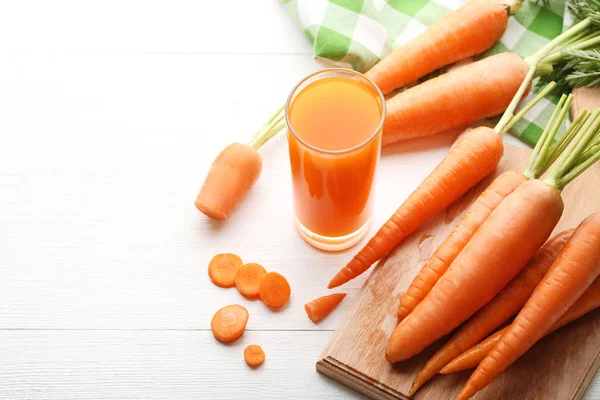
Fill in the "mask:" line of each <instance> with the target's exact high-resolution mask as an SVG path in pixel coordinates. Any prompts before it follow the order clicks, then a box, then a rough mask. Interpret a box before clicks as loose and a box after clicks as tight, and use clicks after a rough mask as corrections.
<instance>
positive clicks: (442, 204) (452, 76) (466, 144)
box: [329, 0, 600, 288]
mask: <svg viewBox="0 0 600 400" xmlns="http://www.w3.org/2000/svg"><path fill="white" fill-rule="evenodd" d="M485 3H486V2H485V1H474V2H469V3H467V5H465V6H463V8H462V9H459V10H464V9H468V10H470V11H469V12H470V13H477V12H483V10H484V6H483V4H485ZM570 6H571V7H572V8H575V9H577V7H581V5H579V2H577V1H575V0H570ZM598 7H600V6H598ZM459 10H457V11H455V13H453V14H452V15H455V14H456V13H458V12H459ZM487 12H489V11H487ZM590 13H592V11H590ZM597 15H600V10H594V11H593V15H591V16H590V17H587V18H583V19H582V20H581V21H580V22H578V23H577V24H575V25H574V26H573V27H571V28H570V29H568V30H567V31H565V32H564V33H562V34H561V35H559V36H558V37H556V38H555V39H554V40H552V41H551V42H550V43H548V44H547V45H545V46H543V47H542V48H541V49H540V50H539V51H538V52H536V53H535V54H533V55H531V56H530V57H528V58H526V59H524V60H523V59H521V58H520V57H519V56H517V55H516V54H514V53H510V52H507V53H502V54H497V55H494V56H491V57H487V58H485V59H482V60H480V61H477V62H474V63H472V64H470V65H467V66H464V67H461V68H458V69H455V70H453V71H450V72H448V73H446V74H443V75H441V76H439V77H437V78H434V79H430V80H428V81H426V82H424V83H422V84H420V85H417V86H414V87H412V88H410V89H408V90H405V91H403V92H401V93H399V94H397V95H396V96H394V97H393V98H391V99H389V100H388V101H387V102H386V107H387V114H386V115H387V118H386V122H385V126H384V137H383V142H384V144H386V143H391V142H394V141H397V140H403V139H408V138H411V137H414V136H423V135H429V134H433V133H437V132H440V131H443V130H446V129H452V128H457V127H460V126H464V125H465V124H467V123H469V122H472V121H475V120H478V119H481V118H486V117H490V116H493V115H496V114H499V113H500V112H502V111H503V110H505V109H506V111H505V112H504V114H503V116H502V118H501V119H500V121H499V122H498V124H497V125H496V127H495V128H494V130H492V129H490V128H487V127H480V128H477V129H474V130H472V131H470V132H467V133H466V134H465V135H464V136H463V137H462V138H461V139H460V140H459V141H458V142H457V143H456V144H455V145H454V146H453V147H452V148H451V149H450V151H449V152H448V154H447V155H446V157H445V158H444V159H443V160H442V161H441V162H440V164H439V165H438V166H437V167H436V168H435V169H434V171H433V172H432V173H431V174H430V175H429V176H427V178H425V180H424V181H423V182H422V183H421V185H419V186H418V187H417V189H416V190H415V191H414V192H413V193H411V195H410V196H409V197H408V199H407V200H406V201H405V202H404V203H403V204H402V205H401V206H400V207H399V208H398V209H397V210H396V212H395V213H394V214H393V215H392V216H391V217H390V219H389V220H388V221H387V222H386V223H385V224H384V225H383V226H382V227H381V228H380V229H379V231H378V232H377V233H376V234H375V235H374V236H373V238H372V239H371V240H370V241H369V242H368V243H367V245H366V246H364V247H363V248H362V249H361V250H360V251H359V252H358V253H357V254H356V255H355V256H354V257H353V259H352V260H350V262H349V263H348V264H347V265H346V266H345V267H344V268H342V269H341V270H340V271H339V272H338V273H337V274H336V275H335V276H334V277H333V279H332V280H331V282H330V283H329V287H330V288H334V287H337V286H340V285H342V284H344V283H346V282H348V281H349V280H351V279H353V278H355V277H357V276H358V275H360V274H362V273H363V272H365V271H366V270H368V269H369V268H370V266H371V265H372V264H373V263H375V262H376V261H378V260H380V259H381V258H383V257H384V256H385V255H387V254H388V253H389V252H390V251H391V250H393V249H394V248H395V247H396V246H397V245H398V244H399V243H400V242H401V241H402V240H403V239H405V238H406V237H407V236H408V235H410V234H411V233H412V232H414V231H415V230H416V229H417V228H418V227H419V226H421V225H422V224H423V222H425V221H426V220H427V219H429V218H431V217H432V216H433V215H434V214H436V213H438V212H439V211H441V210H443V209H444V208H446V207H447V206H448V205H450V204H451V203H452V202H454V201H455V200H456V199H457V198H458V197H460V196H461V195H462V194H464V193H465V192H466V191H467V190H468V189H470V188H471V187H473V186H474V185H475V184H476V183H477V182H479V181H480V180H481V179H483V177H484V176H486V175H488V174H489V173H490V172H491V171H493V170H494V169H495V167H496V165H497V164H498V162H499V160H500V158H501V157H502V154H503V151H504V148H503V145H502V140H501V138H500V136H501V135H502V134H504V133H506V132H507V131H508V130H509V129H510V128H511V127H512V126H513V125H514V124H515V123H516V122H517V121H518V120H519V118H517V117H519V116H521V117H522V116H523V114H524V113H522V112H519V113H517V114H516V115H515V110H516V108H517V106H518V104H519V102H520V101H521V99H522V98H523V96H524V95H525V94H526V92H527V91H528V90H529V87H530V85H531V81H532V79H533V78H534V77H535V76H536V74H540V73H545V71H546V70H548V69H552V65H554V64H555V63H557V62H558V61H559V60H560V59H561V57H562V54H563V53H564V52H565V51H568V50H572V49H589V48H593V47H594V46H597V45H598V44H599V43H600V32H598V28H597V25H596V22H595V21H597V20H598V18H596V16H597ZM450 17H451V14H449V15H448V16H446V18H450ZM465 19H466V18H465ZM447 21H449V19H440V20H439V21H438V22H437V23H436V25H437V24H442V25H444V24H446V23H449V22H447ZM455 23H457V24H458V22H455ZM436 25H434V26H432V28H430V29H429V30H427V31H426V32H425V33H424V34H423V35H422V36H426V35H429V34H430V33H431V34H432V35H433V33H432V32H438V30H439V28H438V27H437V26H436ZM478 28H479V27H478ZM478 28H477V29H478ZM461 32H462V31H461ZM465 32H466V31H465ZM468 32H469V34H471V35H473V36H477V35H478V31H477V30H476V29H475V28H474V30H472V31H468ZM465 35H466V33H465ZM420 40H425V39H423V38H421V39H420ZM468 42H469V41H467V40H464V43H468ZM430 45H431V47H432V48H439V46H442V44H441V43H440V42H435V43H434V42H432V43H431V44H430ZM436 46H438V47H436ZM465 46H466V44H465ZM403 49H404V48H402V49H400V50H399V51H398V52H395V53H392V54H391V55H389V56H388V57H389V58H393V59H394V60H396V59H398V58H401V57H402V56H403V52H402V50H403ZM385 62H386V60H385V59H384V60H382V61H381V62H380V64H382V65H385V64H384V63H385ZM379 68H380V67H377V66H376V67H374V68H373V70H378V69H379ZM381 68H383V67H381ZM369 74H370V73H369V72H368V73H367V75H369ZM371 75H372V76H373V77H375V76H374V73H371ZM381 79H383V78H381ZM379 84H380V85H383V84H381V83H379ZM457 103H458V104H460V107H455V104H457ZM522 111H527V109H525V110H522Z"/></svg>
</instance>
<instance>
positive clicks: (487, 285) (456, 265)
mask: <svg viewBox="0 0 600 400" xmlns="http://www.w3.org/2000/svg"><path fill="white" fill-rule="evenodd" d="M563 207H564V206H563V202H562V199H561V197H560V192H559V191H558V190H557V189H555V188H554V187H551V186H550V185H547V184H545V183H544V182H541V181H539V180H530V181H527V182H525V183H523V184H522V185H521V186H519V187H518V188H517V189H516V190H515V191H514V192H512V193H511V194H510V195H508V196H507V197H506V198H505V199H504V201H502V203H500V204H499V205H498V207H497V208H496V209H495V210H494V212H492V213H491V214H490V216H489V217H488V218H487V219H486V220H485V222H484V223H483V224H482V225H481V227H480V228H479V229H478V230H477V232H476V233H475V235H473V237H472V238H471V240H470V241H469V243H468V244H467V245H466V246H465V248H464V249H463V250H462V251H461V252H460V254H459V255H458V256H457V257H456V259H455V260H454V262H453V263H452V264H451V265H450V267H449V268H448V270H447V271H446V273H445V274H444V275H442V277H441V278H440V280H439V281H438V282H437V284H436V285H435V286H434V287H433V288H432V289H431V291H430V292H429V294H428V295H427V296H426V297H425V298H424V299H423V300H422V301H421V303H419V305H418V306H417V307H416V308H415V309H414V310H413V312H412V313H410V314H409V315H408V316H407V317H406V318H405V319H404V320H402V322H400V324H399V325H398V326H397V327H396V329H395V330H394V332H393V334H392V337H391V338H390V341H389V343H388V347H387V351H386V358H387V359H388V361H390V362H398V361H402V360H406V359H407V358H410V357H412V356H413V355H415V354H417V353H420V352H421V351H422V350H423V349H424V348H425V347H427V346H428V345H430V344H431V343H433V342H434V341H436V340H437V339H439V338H441V337H442V336H444V335H446V334H448V333H450V332H451V331H452V330H453V329H455V328H456V327H458V326H459V325H460V324H461V323H463V322H464V321H466V320H467V319H468V318H469V317H470V316H471V315H473V314H474V313H475V312H476V311H477V310H479V309H480V308H481V307H482V306H484V305H485V304H487V303H488V302H489V301H490V300H491V299H492V298H493V297H494V296H495V295H496V294H497V293H498V292H499V291H500V290H501V289H502V288H504V286H506V284H507V283H508V282H509V281H510V280H511V279H512V278H514V277H515V275H517V273H518V272H519V271H520V270H521V269H522V268H523V267H524V266H525V264H526V263H527V261H528V260H529V259H530V258H531V257H532V256H533V254H534V253H535V252H536V251H537V250H538V249H539V248H540V246H541V245H542V244H543V243H544V242H545V241H546V240H547V239H548V237H549V236H550V233H551V232H552V230H553V229H554V227H555V226H556V224H557V222H558V220H559V218H560V216H561V215H562V211H563Z"/></svg>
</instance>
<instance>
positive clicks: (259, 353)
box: [244, 344, 265, 368]
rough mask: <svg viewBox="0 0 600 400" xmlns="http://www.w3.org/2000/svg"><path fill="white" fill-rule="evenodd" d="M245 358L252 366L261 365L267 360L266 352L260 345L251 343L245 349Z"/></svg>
mask: <svg viewBox="0 0 600 400" xmlns="http://www.w3.org/2000/svg"><path fill="white" fill-rule="evenodd" d="M244 360H246V364H248V366H249V367H251V368H256V367H260V366H261V365H262V363H264V362H265V352H264V351H263V349H262V348H261V347H260V346H258V345H256V344H251V345H250V346H248V347H246V348H245V349H244Z"/></svg>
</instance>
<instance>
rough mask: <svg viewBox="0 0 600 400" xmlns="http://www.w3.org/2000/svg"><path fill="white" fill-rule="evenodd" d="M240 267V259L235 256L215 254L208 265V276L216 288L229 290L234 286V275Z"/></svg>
mask: <svg viewBox="0 0 600 400" xmlns="http://www.w3.org/2000/svg"><path fill="white" fill-rule="evenodd" d="M241 266H242V259H241V258H240V257H238V256H237V255H235V254H231V253H223V254H217V255H216V256H214V257H213V258H212V260H210V263H209V264H208V276H209V277H210V280H211V281H212V282H213V283H214V284H215V285H217V286H219V287H222V288H230V287H233V286H235V275H236V274H237V272H238V270H239V269H240V268H241Z"/></svg>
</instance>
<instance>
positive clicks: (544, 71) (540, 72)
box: [535, 61, 554, 78]
mask: <svg viewBox="0 0 600 400" xmlns="http://www.w3.org/2000/svg"><path fill="white" fill-rule="evenodd" d="M553 72H554V67H553V66H552V64H549V63H546V62H545V61H544V62H541V63H539V64H538V66H537V69H536V70H535V77H536V78H537V77H538V76H546V75H550V74H551V73H553Z"/></svg>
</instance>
